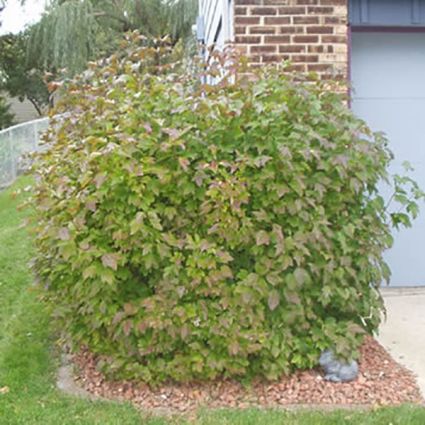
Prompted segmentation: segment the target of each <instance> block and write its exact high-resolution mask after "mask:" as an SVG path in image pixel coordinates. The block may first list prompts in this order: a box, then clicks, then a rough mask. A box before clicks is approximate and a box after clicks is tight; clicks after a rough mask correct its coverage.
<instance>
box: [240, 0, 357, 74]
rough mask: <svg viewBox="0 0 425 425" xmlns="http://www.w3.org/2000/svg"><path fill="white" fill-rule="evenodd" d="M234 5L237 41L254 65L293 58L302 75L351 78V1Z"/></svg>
mask: <svg viewBox="0 0 425 425" xmlns="http://www.w3.org/2000/svg"><path fill="white" fill-rule="evenodd" d="M234 1H235V7H234V32H235V38H234V42H235V45H236V46H237V47H238V48H239V50H241V51H242V53H243V54H245V55H247V56H248V57H249V60H250V62H251V63H252V64H253V65H256V66H261V64H264V63H269V62H279V61H282V60H290V61H291V63H292V64H293V65H292V68H293V69H294V70H297V71H301V72H317V73H318V74H320V75H321V76H322V78H330V77H332V78H338V79H347V78H348V46H349V36H348V31H347V23H348V4H347V0H234Z"/></svg>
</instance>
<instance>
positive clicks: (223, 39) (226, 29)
mask: <svg viewBox="0 0 425 425" xmlns="http://www.w3.org/2000/svg"><path fill="white" fill-rule="evenodd" d="M199 13H200V16H201V17H202V18H203V20H204V28H205V32H204V40H203V41H204V43H205V45H206V46H215V47H216V48H223V47H224V46H225V44H226V43H227V42H228V41H229V40H231V39H232V38H233V0H200V3H199Z"/></svg>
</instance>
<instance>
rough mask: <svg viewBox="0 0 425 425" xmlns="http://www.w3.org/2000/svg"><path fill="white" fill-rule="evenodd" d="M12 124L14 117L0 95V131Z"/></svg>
mask: <svg viewBox="0 0 425 425" xmlns="http://www.w3.org/2000/svg"><path fill="white" fill-rule="evenodd" d="M13 123H14V115H13V113H12V112H11V111H10V105H8V103H7V102H6V99H5V98H4V97H2V96H1V95H0V130H2V129H3V128H7V127H10V126H11V125H13Z"/></svg>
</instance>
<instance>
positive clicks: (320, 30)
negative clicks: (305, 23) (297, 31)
mask: <svg viewBox="0 0 425 425" xmlns="http://www.w3.org/2000/svg"><path fill="white" fill-rule="evenodd" d="M333 32H334V28H333V27H330V26H327V27H326V26H313V27H307V34H333Z"/></svg>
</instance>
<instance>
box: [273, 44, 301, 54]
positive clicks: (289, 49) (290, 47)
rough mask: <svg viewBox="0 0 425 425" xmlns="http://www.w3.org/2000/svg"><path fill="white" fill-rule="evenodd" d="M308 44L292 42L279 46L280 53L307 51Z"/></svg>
mask: <svg viewBox="0 0 425 425" xmlns="http://www.w3.org/2000/svg"><path fill="white" fill-rule="evenodd" d="M305 49H306V46H303V45H302V44H290V45H287V46H279V52H280V53H302V52H305Z"/></svg>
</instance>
